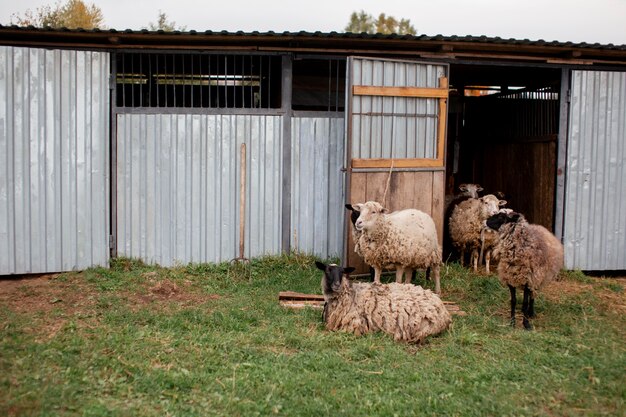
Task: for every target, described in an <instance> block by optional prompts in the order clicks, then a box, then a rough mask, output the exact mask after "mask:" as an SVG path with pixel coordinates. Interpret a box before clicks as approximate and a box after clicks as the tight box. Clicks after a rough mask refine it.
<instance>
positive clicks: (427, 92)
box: [352, 85, 448, 98]
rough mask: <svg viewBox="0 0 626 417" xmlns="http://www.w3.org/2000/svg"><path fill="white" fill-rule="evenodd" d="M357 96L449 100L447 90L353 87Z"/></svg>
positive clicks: (353, 92)
mask: <svg viewBox="0 0 626 417" xmlns="http://www.w3.org/2000/svg"><path fill="white" fill-rule="evenodd" d="M352 94H353V95H355V96H384V97H416V98H448V89H447V88H425V87H378V86H368V85H354V86H352Z"/></svg>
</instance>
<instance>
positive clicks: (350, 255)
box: [346, 172, 369, 274]
mask: <svg viewBox="0 0 626 417" xmlns="http://www.w3.org/2000/svg"><path fill="white" fill-rule="evenodd" d="M366 195H367V173H365V172H350V190H349V203H363V202H365V201H367V198H366ZM346 225H347V227H348V228H347V230H348V233H347V238H348V251H347V254H346V260H347V265H348V266H352V267H354V268H356V269H355V271H354V273H355V274H368V273H369V266H368V265H367V264H365V262H364V261H363V258H361V257H360V256H359V255H357V254H356V253H355V252H354V243H355V242H354V239H352V223H350V220H349V219H348V220H347V221H346Z"/></svg>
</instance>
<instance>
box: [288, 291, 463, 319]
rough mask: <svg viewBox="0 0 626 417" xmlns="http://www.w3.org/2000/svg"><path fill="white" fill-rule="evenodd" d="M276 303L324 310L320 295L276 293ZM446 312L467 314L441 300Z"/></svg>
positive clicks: (322, 297) (456, 314)
mask: <svg viewBox="0 0 626 417" xmlns="http://www.w3.org/2000/svg"><path fill="white" fill-rule="evenodd" d="M278 302H279V304H280V305H282V306H283V307H287V308H297V309H300V308H304V307H311V308H318V309H322V308H324V296H323V295H321V294H303V293H297V292H293V291H281V292H279V293H278ZM442 302H443V305H444V306H445V307H446V310H448V312H449V313H450V314H452V315H455V316H465V315H467V313H466V312H465V311H463V310H461V308H460V307H459V306H458V305H457V304H456V303H454V302H452V301H445V300H442Z"/></svg>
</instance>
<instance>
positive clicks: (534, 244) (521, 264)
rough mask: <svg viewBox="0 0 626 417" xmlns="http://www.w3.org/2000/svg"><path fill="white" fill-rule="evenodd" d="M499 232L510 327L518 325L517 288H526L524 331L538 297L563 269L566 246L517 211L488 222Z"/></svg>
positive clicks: (498, 249)
mask: <svg viewBox="0 0 626 417" xmlns="http://www.w3.org/2000/svg"><path fill="white" fill-rule="evenodd" d="M487 226H489V227H490V228H492V229H494V230H497V231H498V243H497V244H496V247H495V250H494V252H495V255H496V256H498V257H499V259H500V262H499V264H498V278H499V279H500V282H501V283H502V284H503V285H507V286H508V287H509V290H510V292H511V325H512V326H515V304H516V301H517V300H516V298H515V289H516V288H520V289H522V288H523V289H524V301H523V304H522V314H523V315H524V321H523V323H524V328H526V329H527V330H531V329H532V326H531V324H530V321H529V320H528V319H530V318H532V317H534V315H535V296H536V295H537V292H538V291H539V290H540V289H541V288H542V287H543V286H544V285H546V284H548V283H549V282H550V281H552V280H554V279H555V278H556V277H557V275H558V273H559V271H560V270H561V268H562V267H563V245H562V244H561V242H559V240H558V239H557V238H556V237H555V236H554V235H553V234H552V233H550V232H549V231H548V230H547V229H546V228H545V227H543V226H540V225H537V224H529V223H528V222H527V221H526V219H525V218H524V216H523V215H521V214H520V213H516V212H511V213H498V214H495V215H493V216H491V217H490V218H489V219H487Z"/></svg>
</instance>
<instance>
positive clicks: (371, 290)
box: [315, 262, 452, 343]
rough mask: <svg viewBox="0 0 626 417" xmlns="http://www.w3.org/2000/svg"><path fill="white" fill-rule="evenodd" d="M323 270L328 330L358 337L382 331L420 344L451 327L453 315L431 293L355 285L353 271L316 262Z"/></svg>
mask: <svg viewBox="0 0 626 417" xmlns="http://www.w3.org/2000/svg"><path fill="white" fill-rule="evenodd" d="M315 265H316V266H317V268H319V269H321V270H322V271H324V276H323V277H322V292H323V294H324V300H325V301H326V303H325V304H324V314H323V319H324V323H325V325H326V328H327V329H328V330H333V331H337V330H339V331H345V332H350V333H354V334H355V335H357V336H360V335H363V334H366V333H371V332H376V331H381V332H384V333H387V334H389V335H391V336H393V338H394V340H396V341H404V342H409V343H421V342H422V341H423V340H424V339H425V338H426V337H428V336H432V335H435V334H438V333H440V332H442V331H444V330H445V329H447V328H448V326H449V325H450V322H451V321H452V320H451V318H450V313H449V312H448V310H447V309H446V307H445V305H444V304H443V302H442V301H441V299H440V298H439V297H438V296H437V295H436V294H434V293H433V292H432V291H430V290H425V289H424V288H422V287H420V286H417V285H413V284H399V283H395V282H394V283H390V284H375V283H370V282H367V283H366V282H352V281H350V280H349V279H348V278H346V277H345V276H344V273H350V272H352V271H353V270H354V268H351V267H346V268H342V267H340V266H337V265H325V264H323V263H321V262H315Z"/></svg>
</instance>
